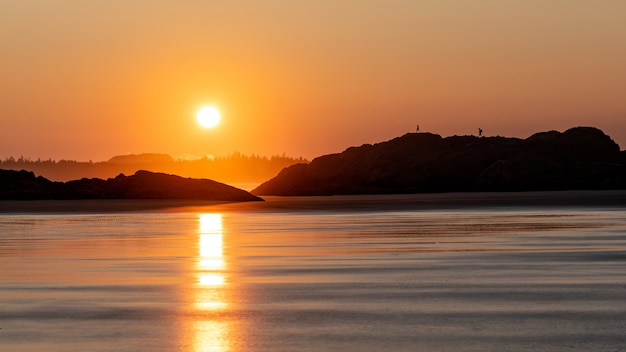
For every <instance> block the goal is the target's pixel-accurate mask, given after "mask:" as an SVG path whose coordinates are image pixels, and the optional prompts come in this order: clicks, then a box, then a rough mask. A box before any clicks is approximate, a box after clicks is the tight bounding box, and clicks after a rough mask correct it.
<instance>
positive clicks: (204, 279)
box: [193, 214, 230, 352]
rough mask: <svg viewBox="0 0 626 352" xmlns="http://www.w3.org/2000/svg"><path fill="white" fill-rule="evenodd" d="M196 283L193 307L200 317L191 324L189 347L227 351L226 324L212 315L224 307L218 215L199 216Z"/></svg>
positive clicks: (222, 261) (219, 351) (220, 351)
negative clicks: (191, 339)
mask: <svg viewBox="0 0 626 352" xmlns="http://www.w3.org/2000/svg"><path fill="white" fill-rule="evenodd" d="M199 222H200V226H199V227H200V228H199V240H198V248H199V253H198V260H197V263H196V267H197V270H196V271H197V283H196V289H195V290H194V291H195V295H194V297H195V298H194V304H195V308H196V309H197V310H198V311H200V312H205V313H206V314H201V315H200V316H201V318H199V319H198V320H197V321H195V322H194V324H193V330H194V331H193V336H194V339H193V340H194V342H193V348H194V350H195V351H196V352H209V351H210V352H225V351H229V350H230V348H229V340H228V336H229V334H230V331H229V330H230V329H229V323H228V322H226V321H222V320H220V317H219V316H218V315H212V314H211V313H216V312H220V311H223V310H225V309H227V308H228V303H227V302H226V297H225V294H224V288H225V286H226V285H227V281H226V279H225V274H224V270H225V269H226V264H225V262H224V248H223V239H222V237H223V230H222V215H221V214H200V215H199Z"/></svg>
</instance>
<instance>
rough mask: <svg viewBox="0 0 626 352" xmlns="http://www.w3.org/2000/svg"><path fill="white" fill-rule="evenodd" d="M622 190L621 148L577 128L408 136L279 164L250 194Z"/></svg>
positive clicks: (625, 164) (624, 163) (624, 164)
mask: <svg viewBox="0 0 626 352" xmlns="http://www.w3.org/2000/svg"><path fill="white" fill-rule="evenodd" d="M607 189H626V152H624V151H620V148H619V146H618V145H617V144H616V143H615V142H614V141H613V140H612V139H611V138H610V137H609V136H607V135H606V134H604V132H602V131H601V130H599V129H596V128H593V127H576V128H572V129H569V130H567V131H565V132H562V133H561V132H557V131H549V132H541V133H537V134H534V135H532V136H530V137H528V138H526V139H518V138H507V137H477V136H452V137H446V138H442V137H441V136H439V135H436V134H432V133H408V134H406V135H404V136H401V137H398V138H395V139H392V140H390V141H386V142H382V143H377V144H374V145H370V144H365V145H362V146H360V147H352V148H348V149H347V150H345V151H344V152H342V153H338V154H331V155H325V156H322V157H319V158H316V159H314V160H313V161H312V162H311V163H308V164H304V163H301V164H296V165H292V166H290V167H287V168H285V169H283V170H282V171H281V172H280V173H279V174H278V175H277V176H276V177H274V178H272V179H271V180H269V181H267V182H265V183H263V184H261V185H260V186H259V187H257V188H256V189H254V190H253V191H252V193H253V194H256V195H268V196H269V195H275V196H308V195H340V194H343V195H348V194H397V193H434V192H493V191H557V190H607Z"/></svg>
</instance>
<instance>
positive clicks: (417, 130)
mask: <svg viewBox="0 0 626 352" xmlns="http://www.w3.org/2000/svg"><path fill="white" fill-rule="evenodd" d="M419 131H420V125H417V128H416V129H415V132H417V133H419Z"/></svg>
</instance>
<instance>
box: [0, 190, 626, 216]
mask: <svg viewBox="0 0 626 352" xmlns="http://www.w3.org/2000/svg"><path fill="white" fill-rule="evenodd" d="M264 200H265V201H264V202H226V201H210V200H184V199H171V200H170V199H84V200H0V214H20V213H23V214H29V213H34V214H38V213H106V212H142V211H143V212H145V211H166V212H187V211H206V210H210V211H243V212H264V211H280V210H284V211H294V212H298V211H396V210H397V211H402V210H453V209H474V208H475V209H484V208H496V207H507V208H511V207H538V208H551V207H583V208H584V207H610V208H614V207H626V190H613V191H606V190H602V191H541V192H472V193H426V194H425V193H420V194H389V195H338V196H306V197H304V196H303V197H275V196H271V197H264ZM207 208H209V209H207Z"/></svg>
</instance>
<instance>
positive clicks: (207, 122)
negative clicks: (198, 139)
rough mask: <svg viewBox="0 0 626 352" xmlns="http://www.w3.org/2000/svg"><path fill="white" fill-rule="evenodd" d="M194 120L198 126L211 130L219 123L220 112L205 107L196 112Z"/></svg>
mask: <svg viewBox="0 0 626 352" xmlns="http://www.w3.org/2000/svg"><path fill="white" fill-rule="evenodd" d="M196 118H197V120H198V123H199V124H200V126H202V127H205V128H211V127H215V126H217V124H218V123H219V122H220V112H219V111H218V110H217V109H216V108H214V107H212V106H205V107H203V108H202V109H200V110H199V111H198V114H197V115H196Z"/></svg>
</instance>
